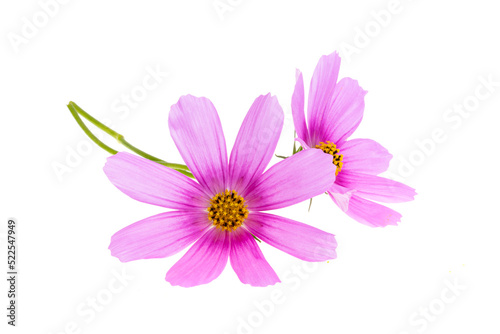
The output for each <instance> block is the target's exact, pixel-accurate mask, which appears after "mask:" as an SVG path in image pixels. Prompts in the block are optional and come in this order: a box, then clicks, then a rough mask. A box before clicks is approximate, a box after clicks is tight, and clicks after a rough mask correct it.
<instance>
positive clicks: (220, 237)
mask: <svg viewBox="0 0 500 334" xmlns="http://www.w3.org/2000/svg"><path fill="white" fill-rule="evenodd" d="M229 233H230V232H226V231H222V230H220V229H217V228H212V229H210V230H208V231H207V232H206V233H205V234H204V235H203V236H202V237H201V238H200V239H199V240H198V241H197V242H196V243H195V244H194V245H193V246H192V247H191V248H190V249H189V250H188V251H187V252H186V254H184V256H183V257H182V258H181V259H180V260H179V261H177V262H176V263H175V264H174V265H173V266H172V268H170V270H169V271H168V272H167V275H166V276H165V280H166V281H168V282H170V284H172V285H179V286H183V287H192V286H196V285H200V284H206V283H210V282H211V281H213V280H214V279H216V278H217V277H219V275H220V274H221V273H222V271H223V270H224V268H225V267H226V263H227V259H228V257H229V250H230V248H231V245H230V237H229V235H228V234H229Z"/></svg>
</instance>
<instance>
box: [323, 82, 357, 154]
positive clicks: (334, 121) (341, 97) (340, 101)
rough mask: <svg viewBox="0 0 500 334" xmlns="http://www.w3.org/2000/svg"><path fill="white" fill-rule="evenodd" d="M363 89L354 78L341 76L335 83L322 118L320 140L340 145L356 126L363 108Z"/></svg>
mask: <svg viewBox="0 0 500 334" xmlns="http://www.w3.org/2000/svg"><path fill="white" fill-rule="evenodd" d="M365 95H366V91H364V90H363V89H362V88H361V87H360V86H359V84H358V82H357V81H356V80H353V79H351V78H343V79H342V80H340V81H339V82H338V83H337V86H336V87H335V93H334V96H333V99H332V100H331V104H330V106H329V107H328V113H327V114H326V116H325V117H324V119H323V122H322V128H321V132H320V139H321V140H323V141H324V140H330V141H331V142H333V143H335V144H337V145H338V146H340V145H341V144H342V142H343V141H345V140H347V138H348V137H349V136H350V135H351V134H352V133H353V132H354V131H355V130H356V129H357V128H358V125H359V124H360V123H361V119H362V118H363V111H364V109H365Z"/></svg>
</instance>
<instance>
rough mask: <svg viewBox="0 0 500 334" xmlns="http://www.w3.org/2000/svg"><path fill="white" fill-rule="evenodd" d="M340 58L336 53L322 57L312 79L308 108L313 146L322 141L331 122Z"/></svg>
mask: <svg viewBox="0 0 500 334" xmlns="http://www.w3.org/2000/svg"><path fill="white" fill-rule="evenodd" d="M339 68H340V57H339V55H338V54H337V53H336V52H335V53H332V54H330V55H327V56H322V57H321V58H320V59H319V61H318V64H317V65H316V69H315V70H314V74H313V76H312V79H311V86H310V87H309V97H308V106H307V121H308V124H309V134H310V138H309V139H310V142H309V144H311V145H313V144H314V143H316V142H319V141H320V140H323V138H322V137H321V134H322V131H321V130H322V129H323V126H324V123H325V122H327V121H328V120H329V118H328V114H329V113H330V105H331V101H332V98H333V97H334V92H335V86H336V84H337V79H338V76H339Z"/></svg>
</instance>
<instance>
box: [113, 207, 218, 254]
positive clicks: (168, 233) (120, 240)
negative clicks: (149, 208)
mask: <svg viewBox="0 0 500 334" xmlns="http://www.w3.org/2000/svg"><path fill="white" fill-rule="evenodd" d="M208 226H210V224H209V221H208V219H207V214H206V213H204V212H186V211H172V212H165V213H160V214H158V215H156V216H152V217H149V218H146V219H143V220H141V221H138V222H136V223H134V224H132V225H129V226H127V227H125V228H124V229H122V230H120V231H118V232H116V233H115V234H114V235H113V236H112V237H111V244H110V245H109V249H110V250H111V255H113V256H115V257H117V258H118V259H119V260H120V261H122V262H128V261H133V260H139V259H153V258H163V257H167V256H170V255H173V254H176V253H177V252H179V251H181V250H183V249H184V248H186V247H187V246H189V245H190V244H192V243H193V242H194V241H196V240H197V239H198V238H199V237H201V235H202V234H203V232H204V231H205V230H206V229H207V228H208Z"/></svg>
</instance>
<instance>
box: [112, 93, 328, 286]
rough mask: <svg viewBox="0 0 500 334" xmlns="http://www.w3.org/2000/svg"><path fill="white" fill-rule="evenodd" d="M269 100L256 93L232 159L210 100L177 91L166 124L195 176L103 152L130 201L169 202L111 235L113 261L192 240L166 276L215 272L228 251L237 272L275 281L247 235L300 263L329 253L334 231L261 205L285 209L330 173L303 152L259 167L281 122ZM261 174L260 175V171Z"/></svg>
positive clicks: (179, 278)
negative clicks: (174, 102)
mask: <svg viewBox="0 0 500 334" xmlns="http://www.w3.org/2000/svg"><path fill="white" fill-rule="evenodd" d="M283 118H284V116H283V110H282V109H281V107H280V106H279V104H278V101H277V99H276V98H275V97H271V96H270V95H269V94H268V95H266V96H260V97H258V98H257V99H256V100H255V102H254V103H253V104H252V106H251V108H250V110H249V112H248V114H247V115H246V117H245V120H244V121H243V124H242V126H241V128H240V131H239V133H238V136H237V138H236V142H235V144H234V147H233V150H232V152H231V156H230V158H229V162H228V158H227V152H226V142H225V139H224V134H223V132H222V127H221V123H220V120H219V116H218V114H217V111H216V110H215V108H214V106H213V104H212V103H211V102H210V100H208V99H206V98H196V97H193V96H190V95H188V96H183V97H181V98H180V99H179V102H178V103H177V104H175V105H173V106H172V109H171V111H170V115H169V127H170V133H171V135H172V138H173V140H174V142H175V144H176V146H177V148H178V149H179V152H180V153H181V155H182V158H183V159H184V161H185V163H186V165H187V166H188V167H189V169H190V171H191V172H192V173H193V175H194V176H195V177H196V180H198V182H195V181H194V180H192V179H190V178H188V177H187V176H184V175H183V174H181V173H179V172H177V171H175V170H172V169H169V168H166V167H164V166H162V165H159V164H157V163H155V162H152V161H149V160H146V159H143V158H140V157H137V156H135V155H132V154H128V153H118V154H116V155H114V156H111V157H110V158H108V161H107V163H106V165H105V167H104V171H105V173H106V175H107V176H108V178H109V180H110V181H111V182H112V183H113V184H114V185H115V186H116V187H117V188H118V189H120V190H121V191H122V192H124V193H125V194H127V195H128V196H130V197H132V198H133V199H135V200H138V201H141V202H145V203H149V204H154V205H159V206H162V207H165V208H169V209H175V211H170V212H166V213H161V214H158V215H156V216H152V217H149V218H146V219H144V220H141V221H138V222H136V223H134V224H132V225H130V226H128V227H125V228H124V229H122V230H120V231H118V232H117V233H116V234H114V235H113V237H112V238H111V244H110V246H109V248H110V250H111V254H112V255H113V256H116V257H117V258H118V259H120V261H122V262H127V261H133V260H138V259H150V258H163V257H167V256H170V255H173V254H175V253H177V252H179V251H181V250H182V249H184V248H186V247H187V246H189V245H190V244H192V243H193V242H194V245H193V246H192V247H191V248H190V249H189V250H188V251H187V252H186V253H185V255H184V256H183V257H182V258H181V259H180V260H179V261H178V262H177V263H176V264H175V265H174V266H173V267H172V268H170V270H169V271H168V272H167V275H166V277H165V279H166V280H167V281H168V282H170V283H171V284H172V285H180V286H184V287H190V286H195V285H199V284H205V283H209V282H211V281H212V280H214V279H215V278H217V277H218V276H219V275H220V273H221V272H222V270H223V269H224V267H225V266H226V263H227V260H228V258H229V259H230V262H231V266H232V267H233V269H234V271H235V272H236V274H237V275H238V277H239V279H240V280H241V281H242V282H243V283H246V284H250V285H253V286H267V285H272V284H275V283H277V282H279V278H278V276H277V275H276V273H275V272H274V271H273V269H272V268H271V266H270V265H269V264H268V263H267V261H266V260H265V259H264V256H263V255H262V252H261V251H260V249H259V247H258V245H257V243H256V240H255V239H254V236H255V237H257V238H259V239H260V240H262V241H264V242H267V243H268V244H270V245H272V246H274V247H276V248H278V249H280V250H282V251H284V252H286V253H288V254H290V255H293V256H295V257H297V258H299V259H302V260H305V261H325V260H327V259H332V258H335V257H336V253H335V248H336V246H337V243H336V241H335V238H334V236H333V235H332V234H329V233H326V232H323V231H321V230H318V229H316V228H314V227H311V226H308V225H305V224H302V223H299V222H297V221H293V220H291V219H287V218H283V217H279V216H276V215H272V214H270V213H263V212H260V211H267V210H274V209H279V208H283V207H286V206H289V205H292V204H295V203H298V202H301V201H304V200H306V199H308V198H310V197H312V196H316V195H318V194H321V193H323V192H325V191H326V190H327V189H328V188H329V187H330V186H331V184H332V182H333V180H334V178H335V174H334V173H335V168H334V166H333V165H332V164H331V159H330V158H329V157H327V156H326V155H324V154H323V153H322V152H319V151H316V150H312V151H309V152H302V153H301V154H297V155H295V156H293V157H292V158H290V159H287V160H285V161H282V162H280V163H278V164H276V165H274V166H272V167H271V168H269V170H267V171H266V172H264V169H265V168H266V166H267V165H268V163H269V161H270V160H271V157H272V155H273V152H274V150H275V148H276V145H277V142H278V138H279V135H280V132H281V129H282V127H283ZM263 172H264V173H263Z"/></svg>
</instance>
